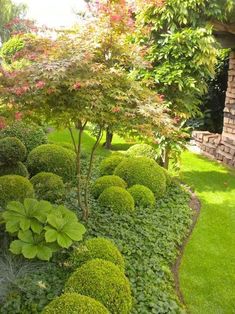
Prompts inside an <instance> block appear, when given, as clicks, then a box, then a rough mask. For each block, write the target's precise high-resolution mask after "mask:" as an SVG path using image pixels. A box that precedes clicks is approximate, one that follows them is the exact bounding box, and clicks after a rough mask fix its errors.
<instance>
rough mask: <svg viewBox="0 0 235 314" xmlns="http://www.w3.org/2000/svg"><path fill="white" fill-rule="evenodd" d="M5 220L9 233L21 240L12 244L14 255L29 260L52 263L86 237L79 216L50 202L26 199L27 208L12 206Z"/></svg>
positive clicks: (8, 207) (5, 215)
mask: <svg viewBox="0 0 235 314" xmlns="http://www.w3.org/2000/svg"><path fill="white" fill-rule="evenodd" d="M2 216H3V218H4V222H5V223H6V231H8V232H9V233H11V234H13V235H14V234H15V233H17V234H18V239H17V240H14V241H13V242H11V245H10V251H11V252H12V253H13V254H17V255H18V254H23V255H24V257H25V258H29V259H32V258H35V257H37V258H38V259H41V260H49V259H50V258H51V257H52V253H53V252H56V251H58V250H59V249H60V248H61V247H62V248H68V247H70V246H71V245H72V243H73V242H74V241H81V240H82V236H83V234H84V233H85V228H84V226H83V225H82V224H80V223H79V222H78V220H77V216H76V214H75V213H73V212H72V211H70V210H68V209H67V208H66V207H64V206H58V207H54V206H52V205H51V204H50V203H49V202H47V201H37V200H35V199H30V198H26V199H25V200H24V203H23V204H22V203H20V202H10V203H8V205H7V209H6V210H5V211H4V212H3V214H2Z"/></svg>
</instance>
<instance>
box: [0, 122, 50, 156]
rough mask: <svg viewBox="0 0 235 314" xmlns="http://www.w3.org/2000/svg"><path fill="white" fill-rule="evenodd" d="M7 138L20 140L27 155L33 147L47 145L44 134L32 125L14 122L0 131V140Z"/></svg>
mask: <svg viewBox="0 0 235 314" xmlns="http://www.w3.org/2000/svg"><path fill="white" fill-rule="evenodd" d="M7 136H11V137H17V138H18V139H19V140H21V142H22V143H24V145H25V147H26V148H27V151H28V153H29V152H30V151H31V150H32V149H34V148H35V147H37V146H39V145H42V144H46V143H47V137H46V134H45V132H44V131H43V129H42V128H41V127H40V126H38V125H37V124H34V123H28V122H22V121H16V122H14V123H13V124H10V125H8V126H7V127H6V128H4V129H3V130H1V131H0V138H2V137H7Z"/></svg>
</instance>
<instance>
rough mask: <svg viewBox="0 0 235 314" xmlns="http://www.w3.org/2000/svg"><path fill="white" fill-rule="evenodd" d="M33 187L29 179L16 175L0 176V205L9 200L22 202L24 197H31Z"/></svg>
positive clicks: (4, 204)
mask: <svg viewBox="0 0 235 314" xmlns="http://www.w3.org/2000/svg"><path fill="white" fill-rule="evenodd" d="M33 197H34V189H33V186H32V184H31V183H30V181H29V180H28V179H26V178H24V177H21V176H17V175H7V176H2V177H0V206H1V207H4V206H6V205H7V203H8V202H10V201H19V202H23V200H24V199H25V198H33Z"/></svg>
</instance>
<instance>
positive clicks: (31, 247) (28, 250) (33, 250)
mask: <svg viewBox="0 0 235 314" xmlns="http://www.w3.org/2000/svg"><path fill="white" fill-rule="evenodd" d="M37 251H38V250H37V246H36V245H35V244H27V243H25V244H24V245H23V246H22V254H23V255H24V257H26V258H29V259H32V258H34V257H35V256H36V255H37Z"/></svg>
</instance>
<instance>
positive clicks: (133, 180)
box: [114, 157, 166, 197]
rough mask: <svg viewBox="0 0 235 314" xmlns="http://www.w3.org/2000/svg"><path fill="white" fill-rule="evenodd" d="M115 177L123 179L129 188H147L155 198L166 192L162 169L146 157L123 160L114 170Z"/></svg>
mask: <svg viewBox="0 0 235 314" xmlns="http://www.w3.org/2000/svg"><path fill="white" fill-rule="evenodd" d="M114 174H115V175H117V176H119V177H121V178H123V180H125V181H126V182H127V184H128V186H129V187H131V186H132V185H135V184H140V185H144V186H146V187H148V188H149V189H150V190H151V191H152V192H153V193H154V194H155V196H156V197H161V196H163V195H164V193H165V191H166V178H165V175H164V172H163V170H162V168H161V167H160V166H159V165H158V164H157V163H156V162H155V161H154V160H152V159H150V158H147V157H133V158H128V159H126V160H123V161H122V162H121V163H120V164H119V165H118V166H117V168H116V169H115V172H114Z"/></svg>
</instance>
